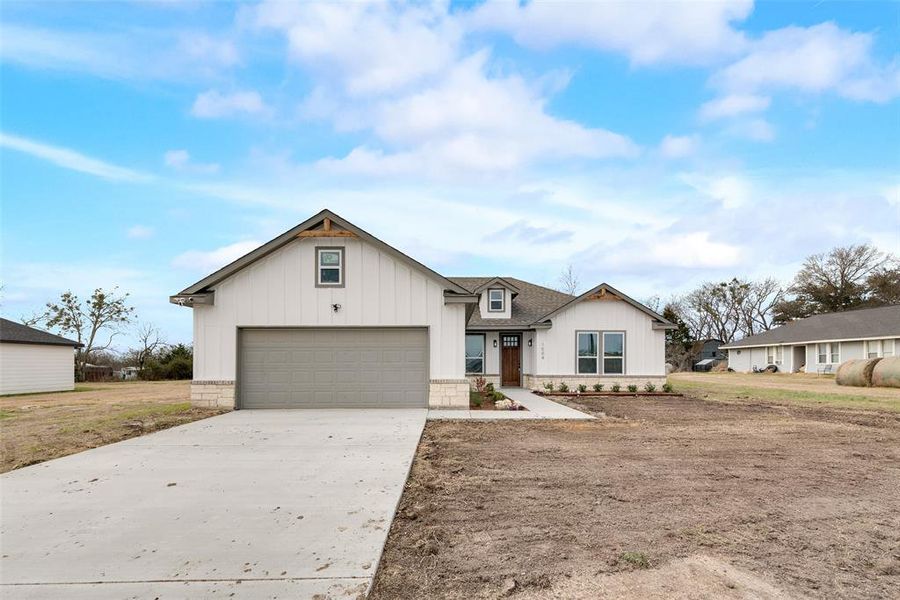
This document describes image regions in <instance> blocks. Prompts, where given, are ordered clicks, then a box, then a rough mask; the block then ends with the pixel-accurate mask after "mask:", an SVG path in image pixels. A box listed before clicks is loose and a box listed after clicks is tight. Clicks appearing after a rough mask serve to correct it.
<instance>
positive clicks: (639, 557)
mask: <svg viewBox="0 0 900 600" xmlns="http://www.w3.org/2000/svg"><path fill="white" fill-rule="evenodd" d="M619 560H620V561H622V562H624V563H628V564H629V565H631V566H633V567H635V568H636V569H649V568H650V559H648V558H647V555H646V554H644V553H643V552H623V553H622V554H620V555H619Z"/></svg>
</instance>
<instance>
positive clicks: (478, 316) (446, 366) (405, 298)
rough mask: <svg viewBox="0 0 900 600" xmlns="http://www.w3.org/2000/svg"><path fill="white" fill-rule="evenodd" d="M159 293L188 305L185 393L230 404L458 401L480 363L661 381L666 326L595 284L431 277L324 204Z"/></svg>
mask: <svg viewBox="0 0 900 600" xmlns="http://www.w3.org/2000/svg"><path fill="white" fill-rule="evenodd" d="M170 301H171V302H173V303H175V304H179V305H182V306H189V307H191V308H193V311H194V315H193V316H194V381H193V382H192V386H191V398H192V400H193V401H194V402H196V403H199V404H212V405H221V406H235V407H236V408H300V407H348V408H351V407H424V406H432V407H440V406H444V407H447V406H449V407H466V406H468V402H469V389H470V380H471V379H472V378H474V377H476V376H477V375H481V374H483V375H485V376H486V377H487V378H488V379H491V380H493V381H495V382H497V383H502V384H503V385H524V386H527V387H532V388H538V387H540V386H541V385H542V384H543V383H544V382H546V381H551V380H553V381H555V382H559V381H561V380H565V381H566V382H567V383H568V384H569V385H575V384H577V383H585V384H592V383H594V382H607V383H613V382H616V381H618V382H621V383H628V382H635V383H641V384H643V383H644V382H646V381H653V382H655V383H661V382H663V381H664V378H665V365H664V363H665V329H667V328H670V327H673V326H672V325H671V324H670V323H668V322H667V321H666V320H665V319H663V318H662V317H661V316H660V315H658V314H656V313H655V312H653V311H652V310H650V309H649V308H647V307H645V306H643V305H641V304H640V303H638V302H635V301H634V300H632V299H630V298H628V297H627V296H625V295H624V294H622V293H621V292H618V291H617V290H615V289H613V288H612V287H610V286H608V285H605V284H603V285H600V286H597V287H596V288H594V289H592V290H590V291H589V292H587V293H585V294H582V295H581V296H577V297H575V296H570V295H568V294H562V293H559V292H556V291H553V290H549V289H547V288H544V287H541V286H537V285H534V284H530V283H527V282H524V281H520V280H518V279H512V278H503V277H493V278H468V277H463V278H447V277H444V276H443V275H440V274H438V273H436V272H435V271H433V270H431V269H429V268H428V267H426V266H424V265H422V264H421V263H419V262H417V261H416V260H414V259H412V258H410V257H409V256H407V255H405V254H403V253H402V252H400V251H398V250H396V249H395V248H393V247H391V246H389V245H388V244H386V243H384V242H382V241H381V240H379V239H377V238H375V237H374V236H372V235H370V234H368V233H366V232H365V231H363V230H361V229H359V228H358V227H356V226H354V225H352V224H351V223H349V222H348V221H346V220H344V219H342V218H341V217H339V216H338V215H336V214H334V213H332V212H331V211H328V210H324V211H322V212H320V213H319V214H317V215H315V216H314V217H312V218H310V219H308V220H307V221H304V222H303V223H301V224H299V225H297V226H296V227H294V228H293V229H290V230H289V231H287V232H285V233H283V234H282V235H280V236H278V237H277V238H275V239H273V240H272V241H270V242H268V243H266V244H264V245H263V246H260V247H259V248H257V249H256V250H253V251H252V252H250V253H249V254H247V255H246V256H244V257H242V258H239V259H238V260H236V261H234V262H233V263H231V264H229V265H227V266H225V267H223V268H222V269H220V270H218V271H216V272H215V273H213V274H211V275H209V276H208V277H205V278H204V279H202V280H200V281H198V282H197V283H195V284H194V285H192V286H189V287H188V288H186V289H185V290H183V291H182V292H180V293H179V294H176V295H174V296H172V297H171V298H170Z"/></svg>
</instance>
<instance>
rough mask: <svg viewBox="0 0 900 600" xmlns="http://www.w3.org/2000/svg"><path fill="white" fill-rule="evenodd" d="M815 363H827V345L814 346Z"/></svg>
mask: <svg viewBox="0 0 900 600" xmlns="http://www.w3.org/2000/svg"><path fill="white" fill-rule="evenodd" d="M816 362H817V363H818V364H820V365H824V364H825V363H827V362H828V344H816Z"/></svg>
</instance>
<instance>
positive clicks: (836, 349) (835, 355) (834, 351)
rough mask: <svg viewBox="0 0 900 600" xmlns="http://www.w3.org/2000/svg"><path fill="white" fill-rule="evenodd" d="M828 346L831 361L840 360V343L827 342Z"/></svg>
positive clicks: (837, 361) (836, 361)
mask: <svg viewBox="0 0 900 600" xmlns="http://www.w3.org/2000/svg"><path fill="white" fill-rule="evenodd" d="M828 346H829V350H830V354H831V362H833V363H839V362H841V343H840V342H837V343H835V344H828Z"/></svg>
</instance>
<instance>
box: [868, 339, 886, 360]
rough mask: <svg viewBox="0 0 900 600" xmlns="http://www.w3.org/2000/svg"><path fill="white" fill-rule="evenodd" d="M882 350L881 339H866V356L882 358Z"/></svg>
mask: <svg viewBox="0 0 900 600" xmlns="http://www.w3.org/2000/svg"><path fill="white" fill-rule="evenodd" d="M882 352H883V351H882V349H881V340H867V341H866V358H881V357H882V356H883V354H882Z"/></svg>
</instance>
